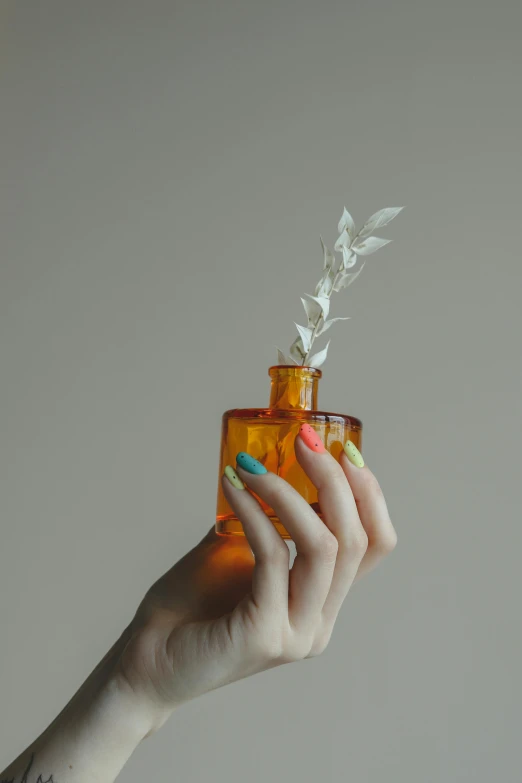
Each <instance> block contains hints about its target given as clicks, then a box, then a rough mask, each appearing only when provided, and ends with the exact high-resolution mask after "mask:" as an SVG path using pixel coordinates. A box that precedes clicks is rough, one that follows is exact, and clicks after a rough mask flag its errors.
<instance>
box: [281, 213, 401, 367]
mask: <svg viewBox="0 0 522 783" xmlns="http://www.w3.org/2000/svg"><path fill="white" fill-rule="evenodd" d="M403 209H404V207H387V208H385V209H380V210H379V211H378V212H376V213H375V214H374V215H372V216H371V217H370V218H368V220H367V221H366V223H364V225H363V226H362V228H361V229H360V230H359V231H357V229H356V227H355V223H354V220H353V218H352V216H351V215H350V213H349V212H348V210H347V209H346V207H345V208H344V212H343V214H342V215H341V219H340V221H339V224H338V226H337V230H338V232H339V237H338V238H337V241H336V243H335V245H334V250H335V251H336V252H337V253H340V257H339V258H337V257H336V256H335V254H334V253H332V252H330V250H328V248H327V247H326V245H325V244H324V242H323V240H322V238H321V247H322V249H323V274H322V277H321V279H320V280H319V282H318V283H317V286H316V287H315V292H314V295H313V296H312V294H305V296H306V297H307V298H306V299H301V302H302V303H303V307H304V309H305V313H306V317H307V325H306V326H300V325H299V324H296V327H297V331H298V336H297V337H296V339H295V340H294V342H293V343H292V345H291V346H290V350H289V357H290V358H288V357H287V356H286V355H285V354H284V353H283V352H282V351H280V350H279V348H278V349H277V358H278V364H298V365H307V366H309V367H316V368H319V367H321V365H322V364H323V363H324V361H325V359H326V356H327V354H328V346H329V345H330V341H328V343H327V344H326V347H325V348H323V349H322V351H319V352H318V353H314V354H312V347H313V344H314V342H315V340H316V339H317V337H320V336H321V335H322V334H324V333H325V332H326V331H327V330H328V329H329V328H330V327H331V326H332V324H334V323H335V322H336V321H347V320H348V319H349V316H348V317H342V318H330V319H329V320H328V315H329V312H330V297H331V295H332V293H333V292H334V291H335V292H338V291H341V290H342V289H343V288H348V286H349V285H351V284H352V283H353V282H354V281H355V280H356V279H357V278H358V277H359V275H360V274H361V272H362V270H363V268H364V264H365V263H366V258H364V256H369V255H370V254H371V253H375V252H376V251H377V250H380V248H381V247H384V246H385V245H387V244H388V243H389V242H391V240H390V239H381V238H380V237H376V236H373V232H374V231H377V229H379V228H383V227H384V226H387V225H388V223H391V221H392V220H393V219H394V218H395V217H397V215H398V214H399V212H401V211H402V210H403ZM359 256H362V257H363V258H362V259H361V261H360V265H359V268H358V269H356V270H355V271H354V272H349V271H348V270H349V269H351V268H352V267H353V266H355V264H356V263H357V260H358V258H359Z"/></svg>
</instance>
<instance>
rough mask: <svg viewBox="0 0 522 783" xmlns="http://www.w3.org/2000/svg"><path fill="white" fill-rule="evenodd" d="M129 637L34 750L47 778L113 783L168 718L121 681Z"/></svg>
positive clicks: (68, 782)
mask: <svg viewBox="0 0 522 783" xmlns="http://www.w3.org/2000/svg"><path fill="white" fill-rule="evenodd" d="M127 639H128V631H125V632H124V633H123V634H122V636H121V637H120V639H118V641H117V642H116V643H115V644H114V645H113V647H112V648H111V649H110V650H109V652H108V653H107V654H106V655H105V657H104V658H103V659H102V660H101V661H100V663H99V664H98V666H97V667H96V668H95V669H94V671H93V672H91V674H90V675H89V677H88V678H87V679H86V680H85V682H84V683H83V685H82V686H81V687H80V689H79V690H78V691H77V692H76V694H75V695H74V696H73V698H72V699H71V700H70V702H69V703H68V704H67V705H66V706H65V708H64V709H63V710H62V712H61V713H60V714H59V715H58V716H57V717H56V718H55V720H54V721H53V723H51V725H50V726H49V727H48V728H47V729H46V730H45V731H44V732H43V734H42V735H41V736H40V737H39V738H38V739H37V740H36V742H35V743H34V745H33V746H32V747H31V748H30V749H29V750H30V752H31V753H34V754H35V764H37V766H38V768H39V769H40V770H41V771H42V773H43V776H44V778H43V779H47V778H48V777H49V775H50V774H52V775H53V777H54V779H55V780H62V781H64V783H76V781H78V782H79V783H83V781H85V780H90V781H94V782H95V783H111V782H112V781H113V780H114V779H115V778H116V777H117V775H118V774H119V772H120V771H121V769H122V768H123V766H124V765H125V763H126V762H127V761H128V759H129V758H130V756H131V755H132V753H133V751H134V750H135V749H136V748H137V746H138V745H139V744H140V742H141V741H142V740H143V739H144V738H145V737H147V736H148V735H150V734H152V733H153V732H154V731H155V730H156V729H157V728H159V727H160V726H161V725H162V723H164V722H165V720H166V719H167V717H168V715H169V714H170V711H169V712H168V714H167V713H166V712H160V710H159V709H158V707H157V706H156V705H155V704H154V703H153V702H152V701H150V700H148V699H146V698H144V697H141V696H140V695H139V694H137V693H135V692H134V690H133V689H132V688H131V686H130V685H129V683H128V682H127V681H126V679H125V677H123V676H122V675H121V671H120V667H119V661H120V656H121V652H122V650H123V649H124V647H125V645H126V643H127Z"/></svg>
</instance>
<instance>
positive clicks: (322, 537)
mask: <svg viewBox="0 0 522 783" xmlns="http://www.w3.org/2000/svg"><path fill="white" fill-rule="evenodd" d="M311 550H312V554H313V556H314V557H317V558H319V559H320V560H321V561H322V562H323V563H327V564H329V563H335V561H336V560H337V554H338V552H339V542H338V541H337V539H336V537H335V536H334V534H333V533H331V532H330V531H329V530H328V528H327V527H325V528H324V530H321V532H320V533H319V534H318V535H317V536H316V537H315V540H314V541H313V543H312V545H311Z"/></svg>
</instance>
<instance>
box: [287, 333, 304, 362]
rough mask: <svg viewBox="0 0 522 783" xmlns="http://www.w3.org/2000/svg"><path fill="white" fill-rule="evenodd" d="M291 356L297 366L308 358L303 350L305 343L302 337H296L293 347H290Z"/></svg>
mask: <svg viewBox="0 0 522 783" xmlns="http://www.w3.org/2000/svg"><path fill="white" fill-rule="evenodd" d="M290 356H291V357H292V359H293V360H294V361H295V363H296V364H301V362H302V361H303V359H304V358H305V356H306V351H304V350H303V341H302V340H301V338H300V337H296V339H295V340H294V342H293V343H292V345H291V346H290Z"/></svg>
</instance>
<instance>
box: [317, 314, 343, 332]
mask: <svg viewBox="0 0 522 783" xmlns="http://www.w3.org/2000/svg"><path fill="white" fill-rule="evenodd" d="M350 317H351V316H349V315H347V316H345V317H343V318H330V320H329V321H325V322H324V324H323V325H322V326H321V328H320V329H319V330H318V331H317V333H316V336H317V337H319V335H321V334H324V333H325V332H326V331H327V330H328V329H329V328H330V327H331V326H332V324H334V323H335V322H336V321H349V320H350Z"/></svg>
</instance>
